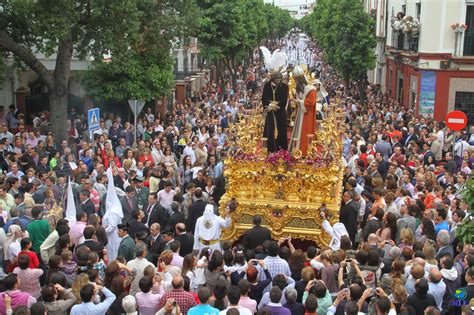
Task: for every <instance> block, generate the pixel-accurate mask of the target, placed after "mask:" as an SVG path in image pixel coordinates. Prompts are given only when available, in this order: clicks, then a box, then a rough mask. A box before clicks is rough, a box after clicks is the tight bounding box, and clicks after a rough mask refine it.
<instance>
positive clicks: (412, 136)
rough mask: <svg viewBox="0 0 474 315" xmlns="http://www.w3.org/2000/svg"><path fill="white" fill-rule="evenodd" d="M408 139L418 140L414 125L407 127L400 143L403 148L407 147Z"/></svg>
mask: <svg viewBox="0 0 474 315" xmlns="http://www.w3.org/2000/svg"><path fill="white" fill-rule="evenodd" d="M410 141H415V142H418V136H417V135H416V132H415V127H409V128H408V133H407V136H406V137H405V138H404V139H403V140H402V143H403V145H404V146H405V148H406V147H408V144H409V143H410Z"/></svg>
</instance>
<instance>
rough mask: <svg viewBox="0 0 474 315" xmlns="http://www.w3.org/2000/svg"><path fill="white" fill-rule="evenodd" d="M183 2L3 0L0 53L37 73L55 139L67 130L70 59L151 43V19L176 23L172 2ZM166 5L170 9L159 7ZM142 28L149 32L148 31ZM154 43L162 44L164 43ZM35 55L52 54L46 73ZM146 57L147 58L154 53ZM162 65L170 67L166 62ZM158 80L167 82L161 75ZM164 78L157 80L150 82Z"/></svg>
mask: <svg viewBox="0 0 474 315" xmlns="http://www.w3.org/2000/svg"><path fill="white" fill-rule="evenodd" d="M183 2H184V3H186V4H188V2H189V1H188V0H184V1H173V0H163V1H152V0H130V1H109V0H79V1H69V0H56V1H54V2H51V1H48V0H4V1H3V2H2V4H1V8H0V52H2V53H5V52H7V53H9V54H10V55H11V56H13V57H14V58H15V60H16V61H17V62H19V63H22V64H24V65H25V66H26V67H29V68H30V69H31V70H33V71H34V72H35V73H36V74H37V75H38V77H39V80H40V81H41V82H42V83H43V84H44V85H45V86H46V88H47V90H48V95H49V106H50V111H51V130H52V132H53V133H54V134H55V136H56V137H57V138H58V139H60V140H61V139H65V138H66V136H67V130H65V128H64V121H65V120H66V119H67V99H68V83H69V78H70V72H71V61H72V58H73V57H74V56H76V57H78V58H80V59H84V58H85V57H86V56H90V57H92V58H94V60H95V64H98V63H97V62H99V61H100V60H102V58H103V55H104V54H109V53H111V54H113V55H114V57H116V58H117V60H125V58H126V57H127V55H128V56H129V57H130V54H131V53H130V52H129V51H128V50H135V51H136V50H137V48H139V45H140V43H146V45H152V44H151V42H152V41H151V40H149V39H148V37H149V36H154V35H156V32H157V31H158V29H157V28H156V27H155V23H158V22H156V21H155V20H154V19H155V18H157V17H158V16H159V18H161V19H163V20H166V21H170V20H172V21H175V22H177V21H179V20H181V18H180V11H179V6H178V5H174V3H179V4H181V3H183ZM167 5H169V7H170V8H172V10H163V8H165V7H167ZM160 10H161V11H160ZM158 13H161V14H158ZM165 15H166V16H165ZM146 16H148V17H151V18H152V20H150V21H148V22H149V24H144V23H143V21H144V18H145V17H146ZM174 25H176V23H175V24H173V25H171V26H170V27H169V28H162V29H161V32H163V33H164V34H166V35H167V37H166V36H163V37H160V38H169V37H170V35H168V32H169V33H173V31H175V29H176V27H175V26H174ZM187 25H189V24H187ZM146 27H150V29H152V30H153V31H152V32H149V33H147V32H146V30H147V28H146ZM146 45H145V46H146ZM154 45H155V46H159V45H162V46H161V47H165V49H166V47H167V43H155V44H154ZM146 47H148V46H146ZM153 48H154V47H153ZM150 50H152V49H151V48H150ZM153 51H154V50H153ZM167 52H169V50H168V51H167ZM36 53H42V54H45V55H47V56H50V55H52V54H56V64H55V67H54V71H52V72H50V71H48V69H47V68H46V67H45V66H44V65H43V64H42V63H41V61H40V60H39V59H38V58H37V56H36ZM145 55H146V58H153V57H156V55H152V54H145ZM133 57H137V56H136V55H135V56H133ZM149 60H150V59H148V62H149ZM141 64H142V65H143V64H146V61H143V60H141ZM148 64H150V63H148ZM164 66H165V69H168V68H169V65H168V63H166V62H165V63H164ZM115 69H117V68H115ZM155 71H156V68H155ZM158 72H159V71H158ZM129 78H130V79H141V78H140V77H132V76H131V77H129ZM163 78H164V79H163V80H164V81H167V80H168V79H166V75H164V76H163ZM112 80H113V78H112ZM163 80H156V81H155V83H156V82H162V81H163ZM152 81H153V80H152ZM135 83H136V82H135Z"/></svg>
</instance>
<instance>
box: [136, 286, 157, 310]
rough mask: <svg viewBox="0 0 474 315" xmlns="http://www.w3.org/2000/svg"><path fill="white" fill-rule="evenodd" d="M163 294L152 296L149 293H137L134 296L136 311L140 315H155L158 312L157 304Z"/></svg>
mask: <svg viewBox="0 0 474 315" xmlns="http://www.w3.org/2000/svg"><path fill="white" fill-rule="evenodd" d="M162 296H163V294H153V293H151V291H150V292H148V293H143V292H138V293H137V294H136V295H135V298H136V299H137V305H138V311H139V312H140V315H155V314H156V312H158V311H159V309H158V304H159V303H160V299H161V297H162Z"/></svg>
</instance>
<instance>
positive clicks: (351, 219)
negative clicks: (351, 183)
mask: <svg viewBox="0 0 474 315" xmlns="http://www.w3.org/2000/svg"><path fill="white" fill-rule="evenodd" d="M353 195H354V193H353V192H352V191H345V192H344V194H343V195H342V200H343V202H344V203H343V204H342V206H341V210H340V211H339V222H341V223H343V224H344V225H345V226H346V230H347V233H348V234H349V238H350V239H351V242H352V246H354V248H355V236H356V233H357V209H356V207H355V204H354V201H353V200H352V199H353Z"/></svg>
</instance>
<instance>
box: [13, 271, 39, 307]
mask: <svg viewBox="0 0 474 315" xmlns="http://www.w3.org/2000/svg"><path fill="white" fill-rule="evenodd" d="M13 273H15V274H17V275H18V278H19V279H20V287H19V289H20V290H21V291H23V292H27V293H29V294H30V295H31V296H32V297H34V298H35V299H37V298H39V297H40V296H41V286H40V282H39V278H40V277H41V276H42V275H43V269H31V268H26V269H21V268H20V267H16V268H15V269H14V270H13Z"/></svg>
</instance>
